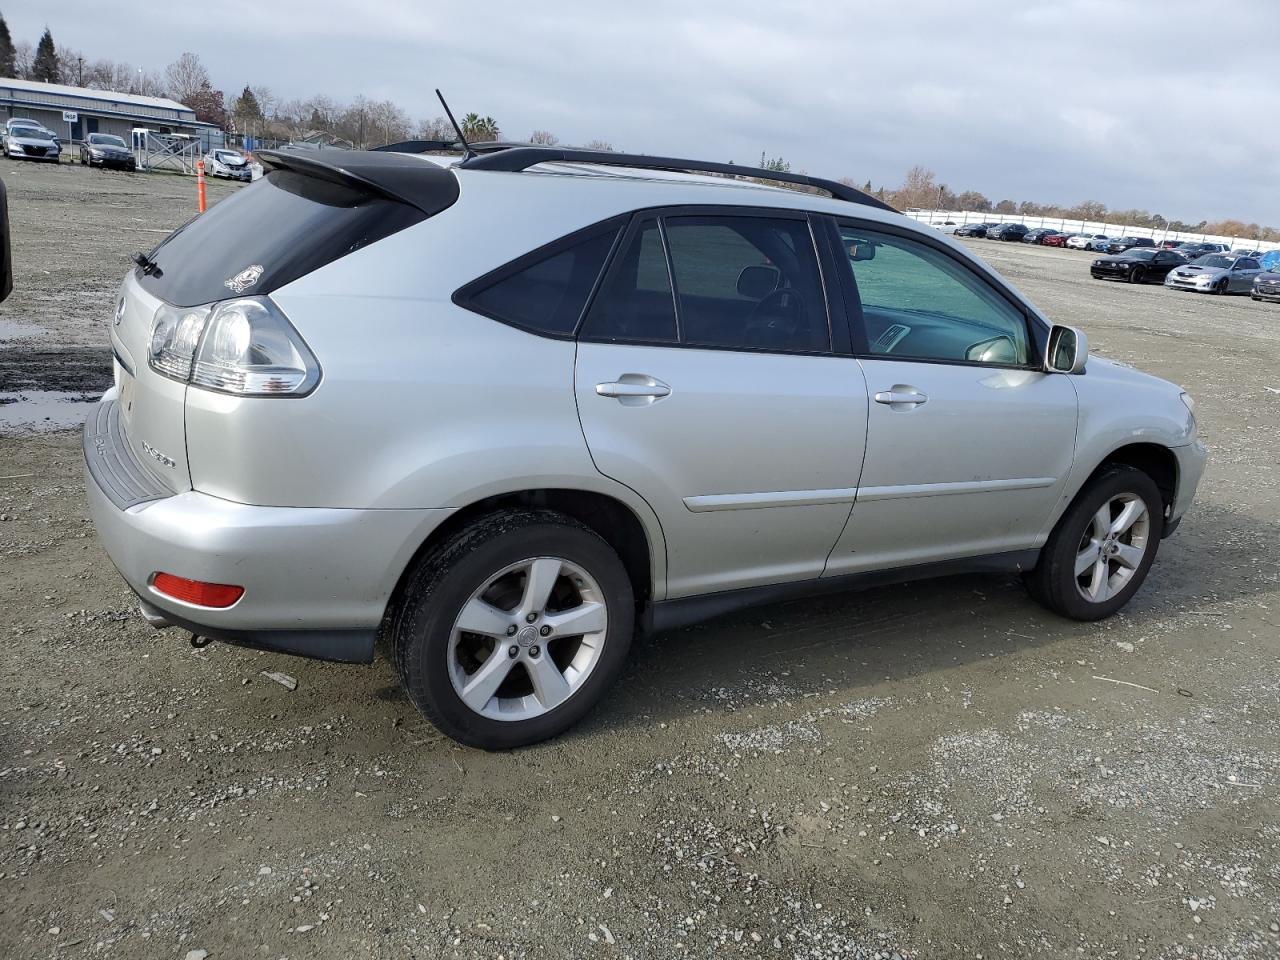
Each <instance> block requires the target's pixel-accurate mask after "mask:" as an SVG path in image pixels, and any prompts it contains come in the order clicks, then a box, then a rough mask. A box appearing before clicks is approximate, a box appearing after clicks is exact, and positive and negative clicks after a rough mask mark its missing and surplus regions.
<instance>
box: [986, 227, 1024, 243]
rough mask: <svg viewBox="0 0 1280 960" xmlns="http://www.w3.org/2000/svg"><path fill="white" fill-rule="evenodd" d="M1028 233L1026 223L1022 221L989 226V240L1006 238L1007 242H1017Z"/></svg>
mask: <svg viewBox="0 0 1280 960" xmlns="http://www.w3.org/2000/svg"><path fill="white" fill-rule="evenodd" d="M1026 235H1027V228H1026V225H1025V224H1021V223H1001V224H997V225H996V226H994V227H987V239H988V240H1004V241H1006V242H1017V241H1019V240H1021V239H1022V238H1023V237H1025V236H1026Z"/></svg>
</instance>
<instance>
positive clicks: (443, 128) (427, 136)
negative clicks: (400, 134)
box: [416, 117, 458, 140]
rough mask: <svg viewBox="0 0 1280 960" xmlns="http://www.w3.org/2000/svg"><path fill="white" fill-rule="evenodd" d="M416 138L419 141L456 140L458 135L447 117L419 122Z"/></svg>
mask: <svg viewBox="0 0 1280 960" xmlns="http://www.w3.org/2000/svg"><path fill="white" fill-rule="evenodd" d="M416 136H417V137H418V139H419V140H456V139H458V134H457V133H456V132H455V131H454V129H453V124H451V123H450V122H449V120H448V118H447V117H435V118H434V119H432V120H419V121H418V129H417V131H416Z"/></svg>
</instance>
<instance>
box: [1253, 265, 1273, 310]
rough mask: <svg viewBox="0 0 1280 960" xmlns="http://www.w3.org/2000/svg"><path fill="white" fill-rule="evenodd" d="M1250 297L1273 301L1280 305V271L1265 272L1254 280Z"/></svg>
mask: <svg viewBox="0 0 1280 960" xmlns="http://www.w3.org/2000/svg"><path fill="white" fill-rule="evenodd" d="M1249 295H1250V296H1251V297H1252V298H1253V299H1254V300H1271V301H1274V302H1277V303H1280V270H1274V271H1273V270H1264V271H1262V272H1261V273H1259V274H1258V275H1257V276H1256V277H1254V278H1253V289H1252V290H1250V291H1249Z"/></svg>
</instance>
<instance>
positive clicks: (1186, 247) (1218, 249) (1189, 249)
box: [1174, 240, 1227, 260]
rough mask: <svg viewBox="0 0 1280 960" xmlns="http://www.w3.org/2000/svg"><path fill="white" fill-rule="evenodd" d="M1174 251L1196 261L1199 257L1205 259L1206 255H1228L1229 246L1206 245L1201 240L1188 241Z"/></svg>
mask: <svg viewBox="0 0 1280 960" xmlns="http://www.w3.org/2000/svg"><path fill="white" fill-rule="evenodd" d="M1174 249H1175V250H1177V251H1178V253H1180V254H1182V255H1183V256H1184V257H1186V258H1187V259H1188V260H1195V259H1196V258H1197V257H1203V256H1205V255H1206V254H1213V253H1226V252H1227V245H1226V244H1225V243H1204V242H1202V241H1199V240H1188V241H1187V242H1186V243H1181V244H1179V245H1178V246H1177V247H1175V248H1174Z"/></svg>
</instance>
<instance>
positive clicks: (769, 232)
mask: <svg viewBox="0 0 1280 960" xmlns="http://www.w3.org/2000/svg"><path fill="white" fill-rule="evenodd" d="M664 225H665V226H666V230H667V242H668V244H669V246H670V250H671V265H672V270H673V271H674V274H675V291H676V304H677V307H678V311H679V317H680V340H681V342H682V343H684V344H686V345H688V346H694V347H699V346H706V347H727V348H730V349H738V350H768V351H773V352H782V353H811V352H823V351H826V350H828V349H830V346H831V332H830V327H829V325H828V322H827V303H826V297H825V296H824V294H823V289H822V275H821V273H820V272H819V270H818V259H817V254H816V253H815V251H814V246H813V238H812V236H811V234H810V232H809V223H808V221H807V220H804V219H782V218H774V217H763V216H735V217H720V216H707V217H668V218H666V219H665V220H664Z"/></svg>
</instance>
